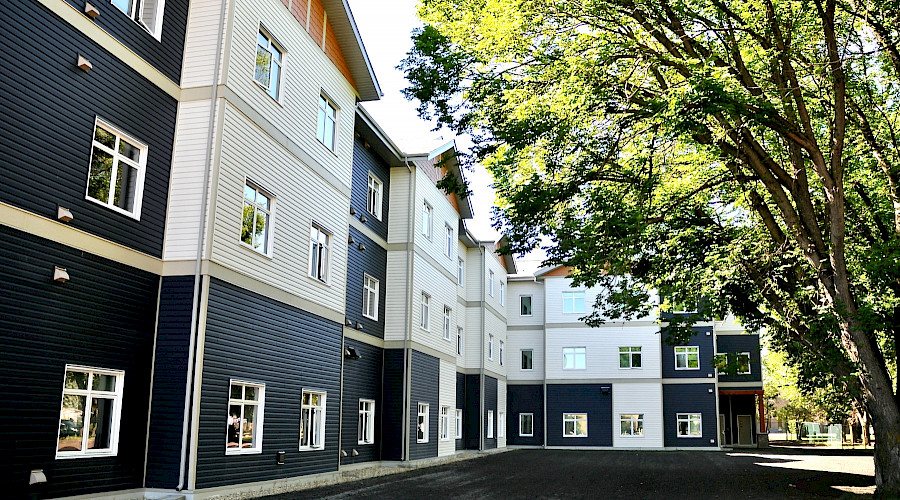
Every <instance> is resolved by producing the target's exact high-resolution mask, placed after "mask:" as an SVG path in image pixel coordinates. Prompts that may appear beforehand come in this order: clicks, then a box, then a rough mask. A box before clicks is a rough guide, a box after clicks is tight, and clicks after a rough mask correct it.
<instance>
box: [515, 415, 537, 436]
mask: <svg viewBox="0 0 900 500" xmlns="http://www.w3.org/2000/svg"><path fill="white" fill-rule="evenodd" d="M526 416H527V417H529V418H531V433H530V434H524V433H523V432H522V423H523V417H526ZM519 437H534V413H519Z"/></svg>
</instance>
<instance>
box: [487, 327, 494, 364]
mask: <svg viewBox="0 0 900 500" xmlns="http://www.w3.org/2000/svg"><path fill="white" fill-rule="evenodd" d="M488 359H489V360H491V361H493V360H494V336H493V335H490V334H488Z"/></svg>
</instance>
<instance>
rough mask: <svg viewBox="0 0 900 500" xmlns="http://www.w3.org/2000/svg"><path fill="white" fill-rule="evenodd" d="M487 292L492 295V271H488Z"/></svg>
mask: <svg viewBox="0 0 900 500" xmlns="http://www.w3.org/2000/svg"><path fill="white" fill-rule="evenodd" d="M488 293H489V294H490V295H491V297H493V296H494V271H488Z"/></svg>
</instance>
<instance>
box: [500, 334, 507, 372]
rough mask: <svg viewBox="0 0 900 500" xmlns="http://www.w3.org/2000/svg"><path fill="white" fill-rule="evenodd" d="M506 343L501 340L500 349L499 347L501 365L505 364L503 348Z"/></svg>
mask: <svg viewBox="0 0 900 500" xmlns="http://www.w3.org/2000/svg"><path fill="white" fill-rule="evenodd" d="M505 345H506V344H505V343H504V342H503V341H502V340H501V341H500V349H499V354H500V359H499V361H500V366H503V362H504V359H503V354H504V353H503V348H504V347H505Z"/></svg>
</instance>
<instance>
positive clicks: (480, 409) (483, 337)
mask: <svg viewBox="0 0 900 500" xmlns="http://www.w3.org/2000/svg"><path fill="white" fill-rule="evenodd" d="M478 248H480V249H481V308H480V309H481V369H480V371H479V377H478V384H479V388H478V451H484V419H485V415H487V409H486V408H485V407H484V364H485V363H484V342H485V340H486V339H487V335H486V334H485V331H484V308H485V307H486V306H487V298H486V297H485V293H486V291H485V287H486V285H485V283H484V280H485V278H486V277H487V275H488V273H487V251H486V250H485V248H484V244H483V243H481V242H479V243H478Z"/></svg>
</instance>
